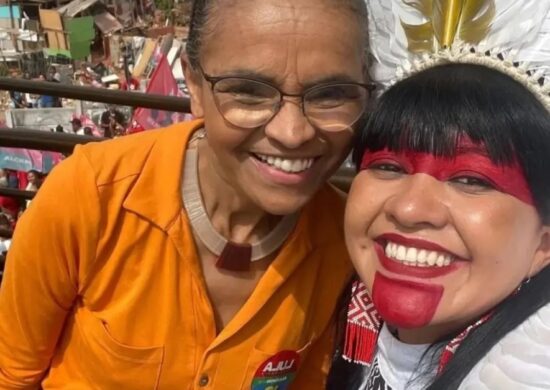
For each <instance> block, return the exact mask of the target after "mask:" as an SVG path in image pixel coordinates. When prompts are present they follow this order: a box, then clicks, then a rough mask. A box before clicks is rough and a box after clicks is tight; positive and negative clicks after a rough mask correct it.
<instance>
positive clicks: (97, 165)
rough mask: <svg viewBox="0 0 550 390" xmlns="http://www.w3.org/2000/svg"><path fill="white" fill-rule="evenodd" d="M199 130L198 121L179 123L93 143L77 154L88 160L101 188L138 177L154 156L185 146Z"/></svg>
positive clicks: (80, 147) (78, 149)
mask: <svg viewBox="0 0 550 390" xmlns="http://www.w3.org/2000/svg"><path fill="white" fill-rule="evenodd" d="M194 125H195V126H194ZM195 127H196V122H189V123H187V122H186V123H178V124H175V125H173V126H170V127H167V128H164V129H158V130H148V131H143V132H140V133H136V134H132V135H128V136H124V137H120V138H115V139H112V140H108V141H103V142H98V143H90V144H87V145H84V146H78V147H77V148H76V149H75V155H76V156H79V157H80V158H84V159H85V160H87V161H88V163H89V166H90V167H91V168H92V170H93V174H94V176H95V178H96V184H97V185H98V186H101V185H105V184H109V183H113V182H116V181H119V180H122V179H125V178H128V177H130V176H136V175H138V174H139V173H140V172H141V171H142V169H143V166H144V164H145V163H146V162H147V160H148V159H149V157H150V156H151V154H153V153H159V152H160V153H162V151H163V149H164V148H170V147H176V145H179V144H182V145H183V144H184V142H182V141H183V140H185V139H187V136H188V134H189V133H190V132H191V131H192V130H193V129H194V128H195ZM177 141H179V142H177ZM176 163H177V162H176V161H174V164H176Z"/></svg>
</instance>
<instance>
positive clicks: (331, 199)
mask: <svg viewBox="0 0 550 390" xmlns="http://www.w3.org/2000/svg"><path fill="white" fill-rule="evenodd" d="M345 205H346V194H345V193H343V192H342V191H340V190H338V189H337V188H335V187H334V186H332V185H330V184H328V183H327V184H325V185H324V186H323V187H322V188H321V189H320V190H319V191H318V192H317V194H316V195H315V196H314V197H313V199H312V200H311V201H310V202H309V203H308V204H307V205H306V207H305V208H304V213H305V214H306V216H307V217H308V219H309V220H310V224H309V228H310V229H309V230H310V235H311V238H312V240H313V242H314V243H315V244H318V245H319V244H323V246H324V245H327V244H340V243H343V240H344V210H345Z"/></svg>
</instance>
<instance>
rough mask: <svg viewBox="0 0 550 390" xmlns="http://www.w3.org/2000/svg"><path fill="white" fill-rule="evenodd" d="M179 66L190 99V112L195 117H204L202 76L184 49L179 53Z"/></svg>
mask: <svg viewBox="0 0 550 390" xmlns="http://www.w3.org/2000/svg"><path fill="white" fill-rule="evenodd" d="M181 67H182V70H183V74H184V76H185V83H186V84H187V89H188V90H189V96H190V99H191V114H193V116H194V117H195V118H202V117H204V108H203V105H202V99H203V88H202V86H203V82H202V76H201V74H200V72H199V71H198V70H196V69H193V67H192V66H191V63H190V62H189V59H188V58H187V54H186V53H185V51H183V52H182V54H181Z"/></svg>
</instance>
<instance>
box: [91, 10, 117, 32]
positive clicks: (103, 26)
mask: <svg viewBox="0 0 550 390" xmlns="http://www.w3.org/2000/svg"><path fill="white" fill-rule="evenodd" d="M94 22H95V24H96V26H97V28H99V29H100V30H101V32H102V33H103V34H105V35H107V34H111V33H114V32H115V31H119V30H122V29H123V28H124V27H123V26H122V24H120V22H119V21H118V20H117V19H116V18H115V17H114V16H113V15H111V14H110V13H109V12H104V13H102V14H99V15H95V16H94Z"/></svg>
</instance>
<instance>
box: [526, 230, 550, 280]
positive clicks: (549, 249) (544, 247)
mask: <svg viewBox="0 0 550 390" xmlns="http://www.w3.org/2000/svg"><path fill="white" fill-rule="evenodd" d="M549 264H550V226H547V225H544V226H543V227H542V232H541V236H540V243H539V247H538V248H537V250H536V252H535V256H534V258H533V262H532V264H531V269H530V270H529V275H528V276H529V277H530V278H531V277H533V276H535V275H536V274H538V273H539V272H540V271H542V270H543V269H544V268H545V267H547V266H548V265H549Z"/></svg>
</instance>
